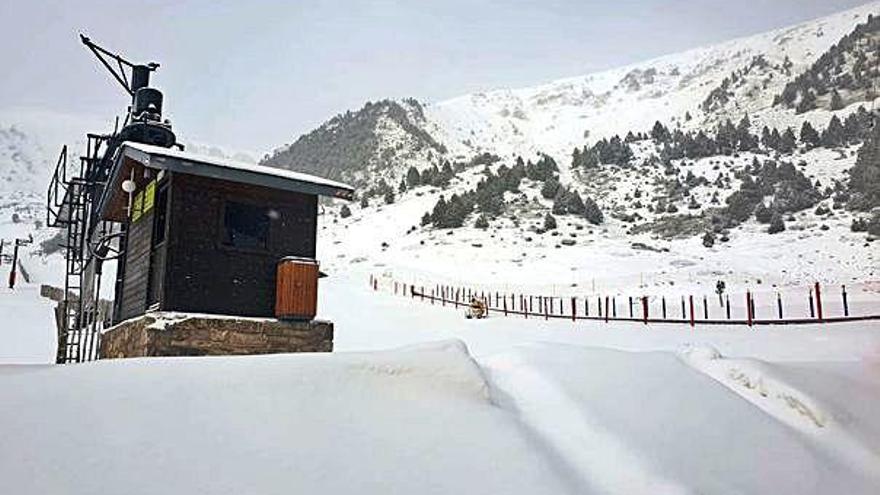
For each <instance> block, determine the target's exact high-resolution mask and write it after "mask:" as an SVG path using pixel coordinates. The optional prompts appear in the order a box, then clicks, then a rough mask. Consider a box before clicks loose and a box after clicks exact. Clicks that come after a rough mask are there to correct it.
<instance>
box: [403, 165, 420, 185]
mask: <svg viewBox="0 0 880 495" xmlns="http://www.w3.org/2000/svg"><path fill="white" fill-rule="evenodd" d="M421 183H422V177H421V175H420V174H419V169H417V168H415V167H410V168H409V170H407V171H406V185H407V187H408V188H409V189H412V188H414V187H418V186H420V185H421Z"/></svg>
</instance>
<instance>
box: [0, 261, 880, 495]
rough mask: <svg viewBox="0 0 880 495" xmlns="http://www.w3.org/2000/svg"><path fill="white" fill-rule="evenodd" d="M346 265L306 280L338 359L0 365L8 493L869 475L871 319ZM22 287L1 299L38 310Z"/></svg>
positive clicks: (458, 487)
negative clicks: (536, 291)
mask: <svg viewBox="0 0 880 495" xmlns="http://www.w3.org/2000/svg"><path fill="white" fill-rule="evenodd" d="M360 275H361V274H357V276H350V277H343V276H335V277H331V278H330V279H324V280H322V287H321V301H320V306H319V312H320V314H321V315H322V316H324V317H328V318H332V319H333V320H334V321H335V323H336V325H337V327H336V349H337V352H335V353H334V354H324V355H314V354H313V355H307V354H303V355H276V356H257V357H228V358H155V359H132V360H115V361H101V362H97V363H90V364H83V365H70V366H63V367H61V366H46V365H29V366H24V365H18V366H16V365H5V366H0V401H2V403H3V404H4V406H6V407H4V408H2V409H0V425H2V427H0V432H2V435H3V438H4V448H3V449H0V478H2V479H3V480H4V482H5V483H6V486H10V487H15V489H16V493H58V492H64V493H95V492H100V491H102V489H104V487H107V486H125V487H126V491H129V492H131V493H156V492H157V491H160V492H163V493H182V494H183V493H187V494H188V493H205V492H210V493H241V492H250V493H282V492H283V493H291V492H293V493H352V492H358V493H389V492H400V493H456V492H458V493H524V494H525V493H645V494H656V493H676V494H677V493H817V494H818V493H833V492H837V493H865V494H869V493H876V492H877V490H878V488H880V449H878V445H880V419H878V418H877V416H876V414H874V411H876V409H877V408H878V407H880V373H878V370H880V325H877V324H876V323H871V322H869V323H859V324H843V325H826V326H819V325H811V326H804V327H798V328H776V329H774V328H761V329H759V330H748V329H745V328H743V327H739V328H733V327H731V328H704V327H699V326H698V327H697V328H696V329H695V330H690V329H685V328H681V327H674V326H663V327H654V326H650V327H648V328H645V327H644V326H643V325H641V324H604V323H597V322H591V323H585V322H581V323H578V324H573V323H571V322H568V321H550V322H544V321H536V320H534V319H532V320H523V319H516V318H502V317H491V318H489V319H487V320H482V321H475V320H465V319H464V318H463V317H462V315H461V312H460V311H456V310H453V309H450V308H443V307H440V306H430V305H424V304H420V303H416V302H413V301H410V300H408V299H406V298H402V297H394V296H393V295H389V294H387V293H383V292H371V291H369V290H368V289H367V287H366V283H364V282H365V280H362V279H361V277H360ZM24 289H25V290H21V291H19V290H17V291H16V295H15V297H9V296H10V294H9V293H8V292H7V293H4V294H3V297H4V300H6V301H7V303H9V304H7V306H6V307H5V308H4V309H7V308H9V309H12V311H14V312H16V313H20V314H21V315H24V314H25V313H24V312H23V310H24V309H26V308H27V307H28V306H30V307H31V310H32V311H33V313H32V314H33V315H40V314H41V309H42V310H43V311H45V310H47V309H48V308H45V306H43V307H42V308H39V307H38V305H39V304H42V303H39V302H38V301H37V300H36V299H35V297H36V294H35V293H34V292H30V293H29V292H28V291H27V288H26V287H25V288H24ZM35 303H37V304H35ZM4 313H5V314H6V312H5V311H4ZM26 319H27V318H25V317H24V316H21V317H20V319H19V320H18V321H19V322H22V323H25V320H26ZM49 320H50V319H48V318H46V317H45V315H44V314H42V315H40V316H38V317H36V318H35V319H33V320H31V321H28V322H26V323H25V324H26V325H27V326H28V329H29V331H27V332H24V331H19V332H17V334H15V335H16V337H17V338H20V339H29V340H30V342H31V343H32V346H31V351H28V352H31V353H33V352H37V351H38V350H39V349H51V345H46V343H45V338H46V337H45V336H46V335H47V333H48V332H47V331H46V330H45V329H46V325H48V324H50V323H51V321H49ZM0 327H2V328H3V330H4V331H5V332H9V331H10V330H11V329H10V328H9V326H8V325H0ZM30 330H32V331H30ZM49 336H50V338H51V334H49ZM430 342H433V343H430ZM438 342H439V343H438ZM407 343H409V344H417V345H416V346H415V347H409V348H402V349H397V350H375V349H388V348H392V347H398V346H400V345H401V344H407ZM464 343H466V345H467V347H466V346H465V344H464ZM8 349H9V347H8V346H5V345H4V346H3V348H2V352H3V353H6V352H7V351H8ZM367 349H374V350H375V351H372V352H363V350H367ZM351 351H361V352H351ZM472 356H475V357H472ZM7 357H8V356H7ZM71 459H75V460H76V461H75V462H71Z"/></svg>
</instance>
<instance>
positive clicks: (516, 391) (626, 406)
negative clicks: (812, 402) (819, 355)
mask: <svg viewBox="0 0 880 495" xmlns="http://www.w3.org/2000/svg"><path fill="white" fill-rule="evenodd" d="M689 360H690V361H692V362H699V363H702V364H704V365H706V364H708V366H714V365H713V364H711V363H724V361H725V360H724V359H723V358H721V357H720V355H719V354H717V353H716V352H714V351H709V352H696V353H691V354H685V355H683V359H679V358H677V356H676V355H675V354H674V353H668V352H649V353H625V352H620V351H613V350H604V349H590V348H579V347H575V346H559V345H550V344H543V345H531V346H522V347H520V348H518V349H516V350H514V351H511V352H508V353H506V354H503V355H499V356H495V357H492V358H489V359H487V360H486V361H485V365H486V368H487V370H488V373H489V376H490V379H491V382H492V383H493V385H494V387H495V389H494V390H493V393H494V394H495V395H496V396H497V397H498V399H497V400H498V401H499V402H500V403H502V404H506V406H507V407H509V408H510V409H512V410H515V411H518V413H519V414H520V415H521V416H522V418H523V421H524V422H525V423H526V424H527V425H528V426H529V427H530V428H531V429H532V431H533V432H534V434H535V435H536V436H537V437H538V438H541V439H543V440H544V443H545V445H547V446H548V448H551V449H555V453H556V458H557V459H560V460H561V461H562V462H563V463H564V464H565V468H566V471H567V472H569V473H572V474H573V476H574V477H575V479H576V480H577V482H578V483H579V486H580V487H581V489H580V490H579V491H581V492H582V493H590V492H594V491H598V492H601V493H629V494H632V493H645V494H678V493H802V494H803V493H865V494H868V493H877V490H878V487H880V474H878V469H877V468H878V466H880V463H878V461H877V459H878V452H877V449H876V445H877V444H876V443H872V441H871V440H872V438H870V437H868V438H865V437H861V436H860V433H861V432H862V430H863V428H857V429H850V426H851V425H847V424H845V423H843V422H841V423H839V424H838V426H837V432H836V433H837V434H834V435H823V434H821V433H819V434H814V433H815V432H811V431H805V430H808V429H813V430H815V429H816V428H815V427H809V426H803V427H793V426H794V425H793V424H792V421H791V419H792V418H791V414H790V413H782V414H778V413H777V412H778V409H776V408H775V406H774V407H769V408H768V407H763V406H762V404H761V403H760V400H756V399H755V398H754V397H752V394H751V393H750V392H740V391H736V393H731V388H732V387H737V386H738V385H734V384H731V383H730V382H729V381H727V380H722V381H721V382H720V383H719V381H716V380H715V379H714V378H716V377H715V376H714V375H711V374H710V376H711V377H710V376H706V375H705V374H703V372H702V370H700V371H697V370H695V369H694V368H693V367H691V366H690V365H689V364H688V361H689ZM824 366H825V367H826V370H834V373H836V374H837V375H838V376H839V377H846V380H845V381H847V382H849V383H850V384H861V386H862V387H876V386H877V385H878V384H880V381H878V380H877V379H876V377H873V378H872V377H871V376H870V375H866V374H865V373H864V371H865V370H862V371H858V370H855V369H853V368H848V367H847V366H846V365H843V366H840V365H839V364H835V365H832V364H827V363H826V364H825V365H824ZM778 368H779V369H783V370H785V369H787V368H788V367H787V366H781V365H780V366H778ZM695 371H697V372H695ZM769 376H770V375H767V379H765V383H768V384H770V383H771V380H770V379H769ZM772 383H776V384H778V383H780V382H776V381H775V380H774V381H772ZM807 383H809V380H807ZM770 388H771V389H772V390H775V391H783V390H784V391H786V393H787V394H788V396H789V397H800V398H804V397H808V396H809V395H810V394H809V393H805V392H802V391H801V390H798V389H796V388H794V387H784V386H781V385H771V386H770ZM876 390H877V389H876V388H875V389H874V393H872V394H868V395H864V396H861V397H860V399H859V400H861V401H864V402H866V403H869V404H872V406H871V407H877V406H878V405H880V395H878V394H877V393H876ZM833 395H837V396H838V398H844V396H848V394H847V393H844V394H843V396H841V395H840V394H836V393H835V394H833ZM743 399H746V400H743ZM817 402H818V401H817ZM756 406H758V407H756ZM782 407H789V406H788V405H785V406H782ZM821 407H822V410H823V414H824V415H825V416H824V417H826V418H828V420H829V421H830V418H832V417H836V416H837V415H841V416H842V415H844V414H845V413H846V409H841V410H837V409H835V408H833V407H831V406H830V405H823V406H821ZM860 419H861V420H863V421H868V420H870V422H871V428H876V427H877V426H878V425H880V421H877V420H876V419H875V418H874V417H873V415H864V416H861V417H860ZM835 421H836V420H835ZM825 425H826V430H827V429H828V426H829V423H828V422H826V423H825ZM864 429H867V428H864ZM875 431H876V430H875Z"/></svg>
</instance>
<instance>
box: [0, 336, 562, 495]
mask: <svg viewBox="0 0 880 495" xmlns="http://www.w3.org/2000/svg"><path fill="white" fill-rule="evenodd" d="M0 384H2V387H0V402H2V403H3V405H4V407H3V408H0V425H2V427H0V428H2V436H3V444H4V447H3V448H2V449H0V479H2V480H3V484H4V486H7V487H11V488H14V492H15V493H20V494H28V493H33V494H44V493H68V494H77V493H82V494H86V493H89V494H91V493H104V492H107V491H108V490H112V491H118V490H122V491H124V492H126V493H133V494H136V493H144V494H147V493H149V494H154V493H180V494H193V493H260V494H271V493H285V494H287V493H365V494H366V493H376V494H386V493H561V492H564V491H565V489H564V487H563V486H561V485H560V482H559V480H558V478H557V477H556V476H555V475H554V474H553V470H552V469H551V466H550V465H549V463H548V461H547V459H546V457H544V456H543V455H542V454H541V451H540V449H536V448H535V446H534V445H532V444H531V443H530V441H529V439H528V438H527V437H526V436H525V435H523V434H522V433H521V431H520V430H519V428H518V426H517V423H516V420H515V418H513V417H512V416H510V415H507V414H505V413H504V412H503V411H502V410H500V409H498V408H497V407H495V406H494V405H493V404H492V403H491V402H490V400H489V395H488V389H487V385H486V382H485V380H484V379H483V376H482V373H481V371H480V369H479V367H478V366H476V364H475V363H474V362H473V361H472V360H471V358H470V357H469V355H468V353H467V350H466V348H465V347H464V345H463V344H460V343H456V342H451V343H442V344H435V345H430V346H422V347H419V348H414V349H407V350H400V351H393V352H378V353H370V354H367V353H363V354H354V353H353V354H333V355H275V356H261V357H238V358H226V357H224V358H165V359H163V358H153V359H130V360H115V361H102V362H96V363H91V364H85V365H78V366H65V367H47V366H3V367H0Z"/></svg>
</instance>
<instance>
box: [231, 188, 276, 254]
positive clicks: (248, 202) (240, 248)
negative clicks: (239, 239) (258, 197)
mask: <svg viewBox="0 0 880 495" xmlns="http://www.w3.org/2000/svg"><path fill="white" fill-rule="evenodd" d="M222 201H223V204H222V205H221V206H220V215H219V216H220V218H219V219H218V224H219V228H218V232H217V245H218V246H219V248H220V249H224V250H227V251H236V252H242V253H257V254H265V253H268V252H270V251H271V246H272V239H273V236H272V230H273V229H272V223H273V222H272V219H271V218H269V216H268V215H266V236H265V242H264V244H263V246H260V247H253V246H248V247H245V246H236V245H234V244H228V243H226V211H227V209H228V208H229V205H230V204H233V203H235V204H239V205H243V206H250V207H254V208H259V209H261V210H263V211H264V213H266V212H267V211H268V210H269V206H267V205H266V204H265V203H260V202H256V201H251V200H248V199H245V198H241V197H236V196H224V197H222Z"/></svg>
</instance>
